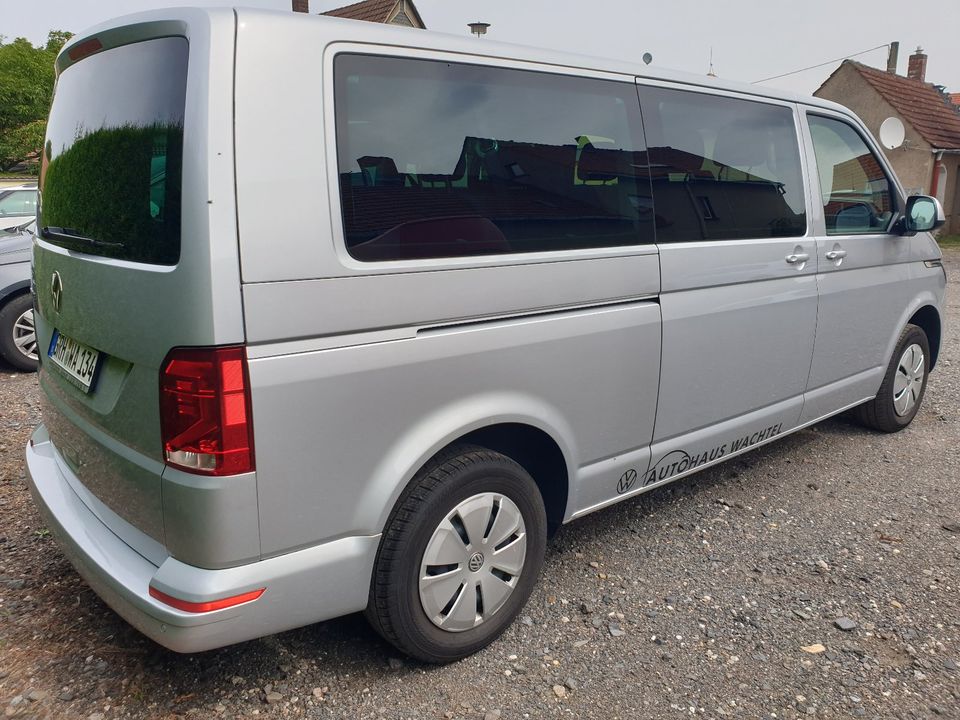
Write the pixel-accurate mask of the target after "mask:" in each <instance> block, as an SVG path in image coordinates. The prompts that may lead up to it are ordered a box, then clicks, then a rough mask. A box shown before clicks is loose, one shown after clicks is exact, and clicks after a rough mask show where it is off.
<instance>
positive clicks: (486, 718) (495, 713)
mask: <svg viewBox="0 0 960 720" xmlns="http://www.w3.org/2000/svg"><path fill="white" fill-rule="evenodd" d="M483 720H500V711H499V710H487V712H485V713H484V714H483Z"/></svg>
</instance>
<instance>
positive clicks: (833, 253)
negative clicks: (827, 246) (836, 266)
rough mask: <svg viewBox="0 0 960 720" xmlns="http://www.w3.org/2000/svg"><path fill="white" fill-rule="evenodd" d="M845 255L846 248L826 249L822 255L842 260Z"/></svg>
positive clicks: (829, 258) (830, 258)
mask: <svg viewBox="0 0 960 720" xmlns="http://www.w3.org/2000/svg"><path fill="white" fill-rule="evenodd" d="M846 256H847V251H846V250H828V251H827V253H826V255H824V257H825V258H827V260H843V259H844V258H845V257H846Z"/></svg>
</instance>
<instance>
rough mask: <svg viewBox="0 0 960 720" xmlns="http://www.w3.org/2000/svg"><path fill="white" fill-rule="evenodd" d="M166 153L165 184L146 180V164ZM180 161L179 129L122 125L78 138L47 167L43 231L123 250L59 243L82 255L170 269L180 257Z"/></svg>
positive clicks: (148, 169) (150, 165)
mask: <svg viewBox="0 0 960 720" xmlns="http://www.w3.org/2000/svg"><path fill="white" fill-rule="evenodd" d="M164 147H166V153H165V154H166V172H165V177H164V175H163V174H158V175H155V176H154V177H151V172H152V170H154V169H155V168H153V165H154V163H152V160H153V159H154V157H155V156H158V157H160V156H162V154H163V149H164ZM49 151H50V149H49V148H47V149H46V151H45V152H46V153H47V157H48V158H49V154H50V153H49ZM182 156H183V130H182V128H180V127H179V126H176V125H160V124H157V125H152V126H147V127H135V126H132V125H127V126H123V127H118V128H106V129H101V130H96V131H94V132H92V133H90V134H88V135H83V136H82V137H80V138H78V139H77V140H76V141H75V142H74V143H73V144H72V145H71V146H70V147H69V148H67V149H66V150H64V151H63V152H61V153H59V154H58V155H56V156H55V157H53V159H52V160H49V163H48V165H47V168H46V171H45V172H44V175H43V187H42V188H41V190H42V200H43V202H42V209H41V212H42V217H41V226H48V227H64V228H71V230H73V231H75V232H76V233H78V234H80V235H83V236H85V237H88V238H93V239H95V240H100V241H103V242H108V243H120V244H121V245H122V246H123V247H122V248H118V247H96V246H92V245H90V244H89V243H83V242H71V241H63V240H58V242H60V243H61V244H63V245H65V246H68V247H72V248H73V249H76V250H80V251H82V252H85V253H89V254H94V255H107V256H110V257H119V258H123V259H126V260H134V261H138V262H150V263H160V264H165V265H170V264H174V263H176V262H177V260H178V258H179V256H180V170H181V161H182ZM161 182H162V183H163V185H160V183H161ZM151 190H152V191H153V192H152V194H153V198H154V201H155V205H154V211H153V213H152V212H151ZM161 190H162V192H161ZM158 208H159V209H160V211H161V212H160V214H159V215H157V216H156V217H154V214H155V213H156V212H157V209H158Z"/></svg>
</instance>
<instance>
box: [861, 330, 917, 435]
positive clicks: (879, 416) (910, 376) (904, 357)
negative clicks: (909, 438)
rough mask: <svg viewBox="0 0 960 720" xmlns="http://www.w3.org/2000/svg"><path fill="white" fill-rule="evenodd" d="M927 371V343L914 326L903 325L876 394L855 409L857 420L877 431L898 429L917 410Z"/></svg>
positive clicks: (907, 421) (909, 420)
mask: <svg viewBox="0 0 960 720" xmlns="http://www.w3.org/2000/svg"><path fill="white" fill-rule="evenodd" d="M929 372H930V343H929V342H928V340H927V334H926V333H925V332H924V331H923V330H922V329H920V328H919V327H917V326H916V325H907V326H906V327H905V328H904V329H903V332H902V333H900V339H899V340H898V341H897V346H896V348H895V349H894V351H893V357H891V358H890V365H889V366H888V367H887V373H886V375H884V377H883V384H882V385H880V392H878V393H877V396H876V397H875V398H874V399H873V400H870V401H869V402H866V403H864V404H863V405H861V406H860V407H858V408H857V418H858V419H859V420H860V422H861V423H863V424H864V425H866V426H867V427H869V428H872V429H874V430H880V431H881V432H898V431H900V430H903V428H905V427H906V426H907V425H909V424H910V423H911V422H912V421H913V418H914V417H915V416H916V414H917V411H918V410H919V409H920V403H921V402H922V401H923V394H924V392H925V391H926V389H927V374H928V373H929Z"/></svg>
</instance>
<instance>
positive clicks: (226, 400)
mask: <svg viewBox="0 0 960 720" xmlns="http://www.w3.org/2000/svg"><path fill="white" fill-rule="evenodd" d="M160 432H161V436H162V438H163V452H164V458H165V460H166V463H167V465H169V466H171V467H176V468H179V469H180V470H185V471H186V472H191V473H198V474H201V475H236V474H239V473H245V472H250V471H251V470H253V469H254V462H253V418H252V407H251V404H250V379H249V373H248V372H247V356H246V352H245V349H244V347H243V346H242V345H239V346H231V347H217V348H176V349H174V350H171V351H170V353H169V354H168V355H167V357H166V359H165V360H164V361H163V367H162V369H161V371H160Z"/></svg>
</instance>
